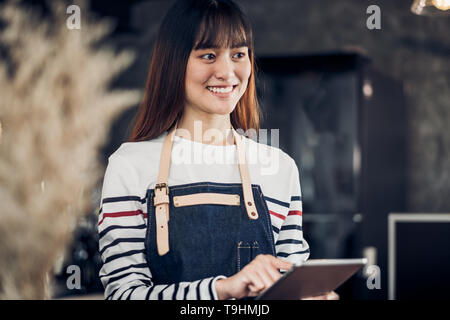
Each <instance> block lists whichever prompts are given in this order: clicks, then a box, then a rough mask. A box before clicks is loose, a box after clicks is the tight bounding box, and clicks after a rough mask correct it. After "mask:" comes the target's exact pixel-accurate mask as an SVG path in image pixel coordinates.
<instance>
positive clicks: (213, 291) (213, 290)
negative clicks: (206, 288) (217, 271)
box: [210, 276, 227, 300]
mask: <svg viewBox="0 0 450 320" xmlns="http://www.w3.org/2000/svg"><path fill="white" fill-rule="evenodd" d="M226 278H227V277H225V276H217V277H214V278H213V279H212V281H211V283H210V289H211V290H210V293H211V294H212V297H211V298H212V300H219V297H218V295H217V291H216V281H217V280H220V279H226Z"/></svg>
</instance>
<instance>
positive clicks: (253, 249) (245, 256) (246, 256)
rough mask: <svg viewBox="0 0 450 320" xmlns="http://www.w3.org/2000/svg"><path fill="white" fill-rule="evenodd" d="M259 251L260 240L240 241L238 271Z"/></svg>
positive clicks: (238, 246)
mask: <svg viewBox="0 0 450 320" xmlns="http://www.w3.org/2000/svg"><path fill="white" fill-rule="evenodd" d="M259 253H260V250H259V243H258V241H239V242H238V245H237V271H238V272H239V271H241V270H242V268H244V267H245V266H246V265H247V264H249V263H250V262H251V261H252V260H253V259H255V258H256V256H257V255H258V254H259Z"/></svg>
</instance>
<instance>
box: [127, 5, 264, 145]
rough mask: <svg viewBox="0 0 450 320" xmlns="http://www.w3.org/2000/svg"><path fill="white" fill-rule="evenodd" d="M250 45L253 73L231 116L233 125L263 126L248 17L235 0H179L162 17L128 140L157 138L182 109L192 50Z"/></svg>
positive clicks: (171, 124)
mask: <svg viewBox="0 0 450 320" xmlns="http://www.w3.org/2000/svg"><path fill="white" fill-rule="evenodd" d="M241 46H247V47H248V53H249V59H250V63H251V68H252V69H251V70H252V72H251V75H250V78H249V81H248V85H247V89H246V91H245V93H244V94H243V95H242V97H241V99H240V100H239V102H238V103H237V105H236V108H235V109H234V110H233V112H232V113H231V116H230V121H231V124H232V125H233V127H234V128H235V129H242V130H244V131H247V130H248V129H255V130H256V131H257V130H258V129H259V123H260V118H261V115H262V114H261V110H260V108H259V105H258V100H257V96H256V88H255V71H256V70H255V67H256V66H255V63H254V49H253V48H254V47H253V34H252V30H251V27H250V24H249V21H248V18H247V17H246V15H245V14H244V13H243V12H242V10H241V9H240V8H239V7H238V6H237V5H236V4H235V3H234V2H233V1H231V0H178V1H176V2H175V4H174V5H173V6H172V7H171V8H170V10H169V11H168V13H167V15H166V16H165V18H164V19H163V21H162V24H161V26H160V28H159V31H158V35H157V37H156V41H155V44H154V47H153V53H152V59H151V63H150V69H149V72H148V78H147V83H146V87H145V93H144V97H143V100H142V103H141V104H140V106H139V109H138V112H137V114H136V118H135V125H134V128H133V130H132V132H131V136H130V138H129V141H130V142H133V141H143V140H149V139H153V138H156V137H158V136H160V135H161V134H162V133H163V132H165V131H167V130H169V129H170V128H171V127H172V126H173V125H174V124H175V121H177V120H178V119H180V118H181V115H182V113H183V109H184V105H185V100H186V93H185V76H186V66H187V62H188V59H189V56H190V53H191V51H192V50H193V49H194V50H198V49H205V48H220V47H232V48H234V47H241Z"/></svg>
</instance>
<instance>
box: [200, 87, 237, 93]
mask: <svg viewBox="0 0 450 320" xmlns="http://www.w3.org/2000/svg"><path fill="white" fill-rule="evenodd" d="M206 88H207V89H208V90H209V91H212V92H216V93H228V92H231V91H232V90H233V86H231V87H225V88H218V87H206Z"/></svg>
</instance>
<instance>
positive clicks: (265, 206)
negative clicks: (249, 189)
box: [258, 188, 276, 256]
mask: <svg viewBox="0 0 450 320" xmlns="http://www.w3.org/2000/svg"><path fill="white" fill-rule="evenodd" d="M258 191H259V197H260V199H261V201H262V203H263V206H264V209H265V210H266V214H265V217H266V223H267V227H268V229H267V230H268V232H269V237H270V239H271V240H272V242H271V246H270V247H271V249H272V252H273V254H274V255H275V256H276V251H275V240H274V238H273V233H272V227H271V223H270V222H269V221H268V219H267V214H268V212H269V208H267V203H266V200H264V198H263V195H262V190H260V189H259V188H258Z"/></svg>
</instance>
